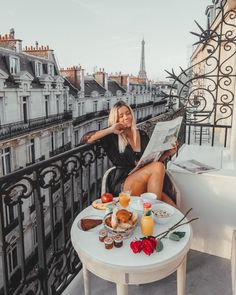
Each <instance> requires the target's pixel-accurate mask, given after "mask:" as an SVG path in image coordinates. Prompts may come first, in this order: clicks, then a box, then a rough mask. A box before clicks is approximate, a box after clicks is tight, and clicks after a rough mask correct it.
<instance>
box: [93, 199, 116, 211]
mask: <svg viewBox="0 0 236 295" xmlns="http://www.w3.org/2000/svg"><path fill="white" fill-rule="evenodd" d="M117 199H118V198H113V201H112V202H108V203H103V202H102V200H101V199H97V200H94V201H93V202H92V206H93V208H95V209H98V210H106V206H107V205H109V204H114V205H115V204H116V202H117Z"/></svg>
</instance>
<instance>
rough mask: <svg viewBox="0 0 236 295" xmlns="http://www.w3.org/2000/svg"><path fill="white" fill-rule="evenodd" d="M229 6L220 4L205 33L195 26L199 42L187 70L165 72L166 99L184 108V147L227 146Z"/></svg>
mask: <svg viewBox="0 0 236 295" xmlns="http://www.w3.org/2000/svg"><path fill="white" fill-rule="evenodd" d="M230 6H232V5H231V4H230V1H225V0H220V1H219V3H218V13H217V15H216V18H215V20H214V22H213V23H212V24H210V23H208V26H207V28H206V29H204V28H202V27H201V26H200V25H199V24H198V23H197V22H196V24H197V26H198V28H199V29H200V33H193V34H194V35H196V36H197V37H198V38H199V40H198V41H197V42H196V43H195V45H198V47H197V48H196V49H195V52H194V53H193V56H192V60H191V61H192V64H191V66H190V67H189V68H188V69H185V70H183V69H182V68H181V72H180V74H178V75H177V74H176V73H175V72H174V71H173V70H172V71H171V72H167V73H168V74H169V77H168V78H171V79H173V80H174V82H173V84H172V87H171V89H170V94H169V95H167V97H169V99H170V102H171V101H172V100H178V101H179V104H180V105H181V104H182V105H185V107H186V125H187V130H186V132H187V135H188V139H187V142H188V143H191V142H197V143H199V144H203V142H204V141H207V142H209V143H210V144H211V145H212V146H213V145H218V144H219V145H223V146H227V144H228V143H229V136H228V135H229V130H230V129H231V127H232V118H233V104H234V99H235V79H236V67H235V66H234V64H235V56H236V27H235V20H236V11H235V8H230ZM232 7H233V6H232ZM174 88H175V89H178V94H177V95H173V91H172V89H174Z"/></svg>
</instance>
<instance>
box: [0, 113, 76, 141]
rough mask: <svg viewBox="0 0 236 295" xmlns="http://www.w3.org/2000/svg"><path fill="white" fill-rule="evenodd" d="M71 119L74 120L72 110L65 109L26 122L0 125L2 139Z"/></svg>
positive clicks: (0, 138) (0, 137)
mask: <svg viewBox="0 0 236 295" xmlns="http://www.w3.org/2000/svg"><path fill="white" fill-rule="evenodd" d="M69 120H72V112H71V111H65V112H63V113H59V114H55V115H50V116H48V117H46V116H45V117H39V118H35V119H29V120H27V121H26V122H24V121H19V122H14V123H9V124H4V125H0V140H5V139H9V138H12V137H16V136H20V135H23V134H26V133H29V132H30V131H34V130H38V129H43V128H47V127H50V126H52V125H55V124H61V123H64V122H66V121H69Z"/></svg>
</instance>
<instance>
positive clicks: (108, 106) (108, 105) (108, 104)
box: [107, 100, 110, 110]
mask: <svg viewBox="0 0 236 295" xmlns="http://www.w3.org/2000/svg"><path fill="white" fill-rule="evenodd" d="M107 109H108V110H109V109H110V101H109V100H107Z"/></svg>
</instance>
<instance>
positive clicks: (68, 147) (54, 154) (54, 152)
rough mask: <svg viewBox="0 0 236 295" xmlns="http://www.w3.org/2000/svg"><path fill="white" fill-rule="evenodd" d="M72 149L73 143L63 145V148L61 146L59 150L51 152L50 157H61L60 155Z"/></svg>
mask: <svg viewBox="0 0 236 295" xmlns="http://www.w3.org/2000/svg"><path fill="white" fill-rule="evenodd" d="M70 149H71V141H70V142H68V143H66V144H64V145H62V146H60V147H59V148H57V149H55V150H53V151H50V152H49V157H53V156H56V155H59V154H61V153H64V152H66V151H68V150H70Z"/></svg>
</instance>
